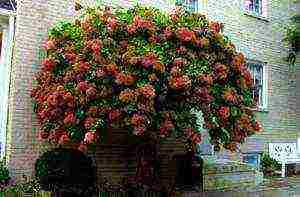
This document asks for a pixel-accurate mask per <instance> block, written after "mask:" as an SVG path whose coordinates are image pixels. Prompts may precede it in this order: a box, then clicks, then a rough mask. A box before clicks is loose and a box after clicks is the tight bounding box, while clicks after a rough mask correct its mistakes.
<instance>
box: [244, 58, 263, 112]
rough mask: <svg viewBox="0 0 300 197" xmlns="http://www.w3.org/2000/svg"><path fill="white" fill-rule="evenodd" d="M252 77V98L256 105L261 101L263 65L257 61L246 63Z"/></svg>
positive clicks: (259, 104) (260, 103)
mask: <svg viewBox="0 0 300 197" xmlns="http://www.w3.org/2000/svg"><path fill="white" fill-rule="evenodd" d="M247 66H248V68H249V71H250V73H251V75H252V78H253V85H254V87H253V100H254V102H255V103H257V105H258V106H261V105H262V103H263V100H262V99H263V66H262V65H261V64H257V63H248V64H247Z"/></svg>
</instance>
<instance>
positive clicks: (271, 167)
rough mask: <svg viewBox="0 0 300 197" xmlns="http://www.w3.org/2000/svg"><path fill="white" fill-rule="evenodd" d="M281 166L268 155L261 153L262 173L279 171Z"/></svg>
mask: <svg viewBox="0 0 300 197" xmlns="http://www.w3.org/2000/svg"><path fill="white" fill-rule="evenodd" d="M280 167H281V165H280V164H279V163H278V162H277V161H276V160H275V159H273V158H271V157H270V155H269V154H268V153H263V154H262V157H261V168H262V171H263V172H266V171H272V172H274V171H276V170H280Z"/></svg>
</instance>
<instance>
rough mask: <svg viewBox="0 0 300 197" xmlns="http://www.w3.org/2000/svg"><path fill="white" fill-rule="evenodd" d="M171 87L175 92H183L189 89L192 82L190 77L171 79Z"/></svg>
mask: <svg viewBox="0 0 300 197" xmlns="http://www.w3.org/2000/svg"><path fill="white" fill-rule="evenodd" d="M169 85H170V87H171V88H172V89H174V90H183V89H187V88H189V87H190V85H191V80H190V79H189V77H188V76H186V75H183V76H178V77H171V79H170V81H169Z"/></svg>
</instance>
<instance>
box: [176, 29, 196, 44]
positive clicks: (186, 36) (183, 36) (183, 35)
mask: <svg viewBox="0 0 300 197" xmlns="http://www.w3.org/2000/svg"><path fill="white" fill-rule="evenodd" d="M177 36H178V38H179V40H180V41H182V42H195V41H196V35H195V33H194V32H193V31H190V30H188V29H187V28H185V27H182V28H180V29H178V30H177Z"/></svg>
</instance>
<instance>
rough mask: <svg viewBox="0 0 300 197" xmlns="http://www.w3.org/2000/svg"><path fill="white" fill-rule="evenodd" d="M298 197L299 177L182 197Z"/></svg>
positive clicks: (270, 180) (191, 193)
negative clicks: (254, 186) (244, 187)
mask: <svg viewBox="0 0 300 197" xmlns="http://www.w3.org/2000/svg"><path fill="white" fill-rule="evenodd" d="M196 196H197V197H300V176H297V177H289V178H285V179H282V178H273V179H266V180H265V181H264V182H263V184H261V185H259V186H258V187H256V188H247V189H246V190H239V189H238V188H237V189H236V190H235V191H223V192H220V191H216V192H213V191H210V192H205V193H203V194H200V193H196V192H186V193H184V194H183V197H196Z"/></svg>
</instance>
